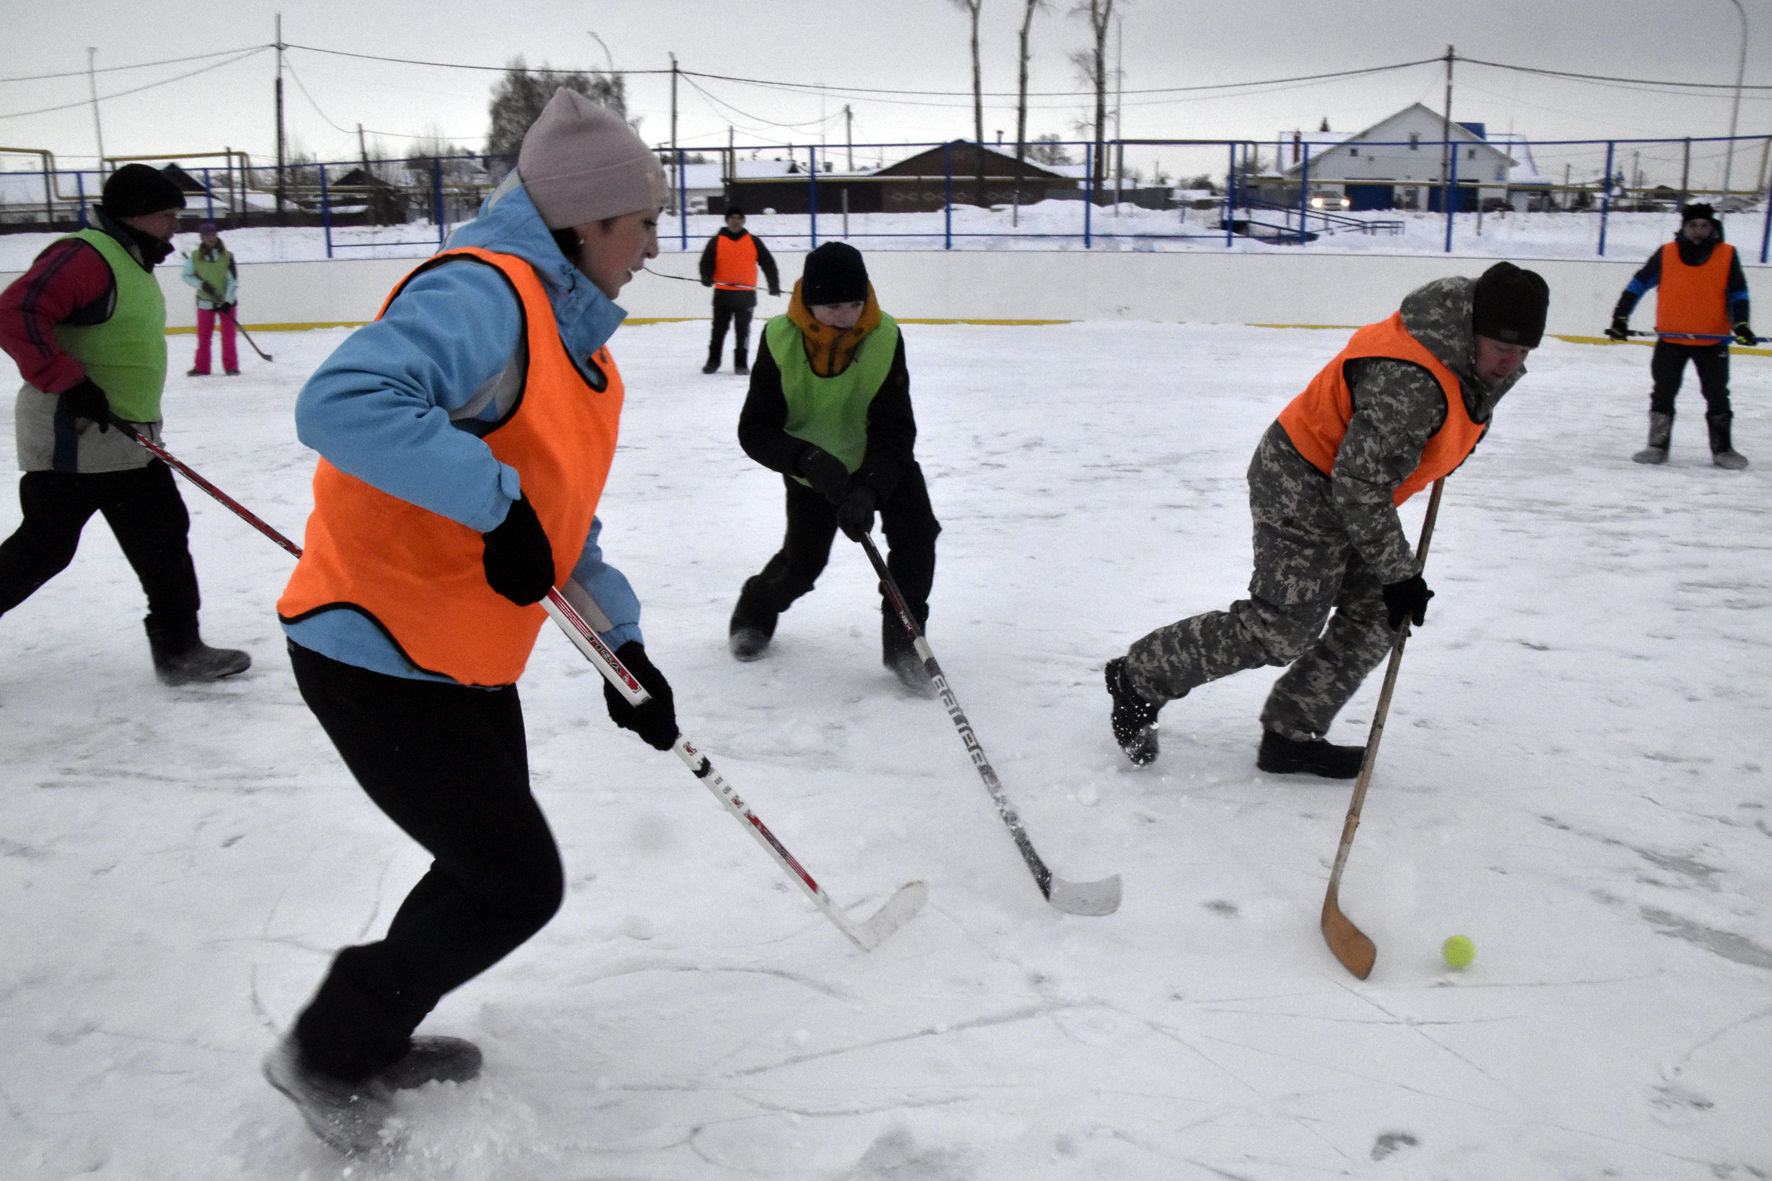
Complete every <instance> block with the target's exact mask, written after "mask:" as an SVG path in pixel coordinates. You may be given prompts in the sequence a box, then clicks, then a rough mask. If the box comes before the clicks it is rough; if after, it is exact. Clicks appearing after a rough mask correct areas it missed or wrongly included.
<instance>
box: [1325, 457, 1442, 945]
mask: <svg viewBox="0 0 1772 1181" xmlns="http://www.w3.org/2000/svg"><path fill="white" fill-rule="evenodd" d="M1445 486H1446V477H1444V476H1441V477H1440V478H1439V479H1437V480H1435V481H1434V491H1433V495H1432V496H1429V497H1428V501H1427V515H1426V517H1424V518H1423V519H1422V522H1421V542H1420V543H1419V544H1418V545H1417V546H1416V547H1415V564H1416V565H1417V566H1420V567H1423V568H1425V567H1426V565H1427V544H1428V541H1429V540H1430V539H1431V538H1432V537H1433V535H1434V518H1435V517H1436V516H1438V515H1439V512H1440V492H1441V490H1442V489H1444V488H1445ZM1408 639H1409V621H1408V620H1407V619H1405V620H1403V622H1402V623H1400V624H1398V625H1397V639H1396V642H1395V643H1394V644H1392V645H1391V659H1390V664H1389V665H1388V666H1386V668H1385V670H1384V688H1383V690H1382V691H1380V693H1379V694H1378V708H1377V710H1375V711H1374V712H1373V714H1372V732H1371V733H1370V734H1369V735H1367V737H1366V757H1365V758H1363V759H1362V760H1361V761H1360V777H1359V779H1358V780H1356V781H1355V782H1354V798H1353V800H1352V801H1351V802H1350V803H1349V804H1348V806H1347V821H1346V822H1345V823H1344V824H1343V825H1342V826H1341V847H1340V848H1338V849H1336V850H1335V868H1334V869H1332V870H1330V871H1329V892H1328V893H1327V894H1325V895H1324V896H1323V920H1322V926H1323V938H1324V939H1326V940H1327V941H1328V943H1329V950H1330V951H1332V952H1334V953H1335V958H1336V959H1338V960H1340V961H1341V965H1342V967H1344V968H1346V969H1347V970H1348V971H1350V972H1352V973H1353V974H1354V975H1355V976H1358V977H1359V978H1360V979H1361V980H1364V979H1366V977H1367V976H1370V975H1371V974H1372V965H1373V963H1375V962H1376V961H1377V959H1378V946H1377V945H1376V944H1374V943H1373V942H1372V940H1371V939H1368V938H1367V937H1366V934H1365V932H1363V931H1361V930H1360V928H1358V927H1356V926H1354V924H1353V920H1352V919H1350V918H1348V917H1347V915H1345V914H1343V913H1342V912H1341V871H1342V870H1344V869H1346V868H1347V855H1348V850H1349V849H1351V848H1352V847H1353V843H1354V830H1355V829H1357V828H1358V827H1359V826H1360V809H1361V808H1363V807H1364V806H1365V804H1366V787H1367V785H1368V784H1370V783H1371V782H1372V768H1373V765H1374V764H1376V763H1377V762H1378V740H1379V739H1380V738H1381V737H1383V736H1384V718H1385V715H1386V714H1387V713H1389V712H1390V708H1391V691H1392V690H1394V689H1395V688H1396V687H1397V669H1398V667H1399V666H1401V665H1402V663H1403V644H1404V642H1405V641H1407V640H1408Z"/></svg>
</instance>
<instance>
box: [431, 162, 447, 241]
mask: <svg viewBox="0 0 1772 1181" xmlns="http://www.w3.org/2000/svg"><path fill="white" fill-rule="evenodd" d="M431 208H432V209H433V210H435V215H436V218H437V249H438V250H441V249H443V239H444V238H445V237H447V235H446V234H445V233H444V231H443V219H444V212H443V158H442V157H441V156H432V157H431Z"/></svg>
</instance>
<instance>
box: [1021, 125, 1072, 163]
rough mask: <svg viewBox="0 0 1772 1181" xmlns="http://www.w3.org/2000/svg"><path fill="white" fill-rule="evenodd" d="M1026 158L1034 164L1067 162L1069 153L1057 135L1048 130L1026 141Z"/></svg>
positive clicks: (1069, 160) (1069, 157) (1069, 156)
mask: <svg viewBox="0 0 1772 1181" xmlns="http://www.w3.org/2000/svg"><path fill="white" fill-rule="evenodd" d="M1028 159H1030V160H1032V161H1033V162H1034V163H1036V164H1069V163H1071V154H1070V153H1069V152H1067V151H1065V150H1064V144H1063V142H1062V141H1060V140H1059V138H1058V136H1056V135H1054V134H1052V133H1051V132H1048V133H1046V134H1045V135H1041V136H1037V137H1035V138H1034V139H1032V140H1030V141H1029V142H1028Z"/></svg>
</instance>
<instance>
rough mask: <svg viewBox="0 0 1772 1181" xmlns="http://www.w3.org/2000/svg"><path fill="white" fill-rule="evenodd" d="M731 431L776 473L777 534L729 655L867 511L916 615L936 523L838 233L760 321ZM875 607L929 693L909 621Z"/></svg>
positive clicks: (906, 398) (884, 634) (868, 298)
mask: <svg viewBox="0 0 1772 1181" xmlns="http://www.w3.org/2000/svg"><path fill="white" fill-rule="evenodd" d="M738 441H739V444H740V446H742V447H743V448H744V450H745V454H747V455H749V456H750V457H751V458H752V459H754V460H756V461H757V462H758V463H760V464H762V465H763V466H764V467H766V468H769V469H771V470H773V471H777V472H780V473H781V475H782V483H783V485H784V487H785V488H786V492H787V536H786V538H785V539H784V540H783V542H782V546H781V549H780V550H779V551H778V552H777V553H776V554H775V556H774V557H772V558H770V559H769V561H768V563H767V564H765V565H764V567H763V569H762V571H761V572H760V573H758V574H756V575H754V576H752V577H751V578H750V579H748V580H747V581H746V582H745V584H744V589H743V591H741V592H740V594H739V597H738V606H737V607H735V608H734V609H733V612H732V620H731V623H730V625H729V628H728V636H727V647H728V649H729V650H730V651H731V653H732V655H733V656H734V657H736V658H737V659H739V660H745V661H749V660H757V659H760V658H761V657H762V656H763V655H764V654H765V653H766V652H767V650H768V648H769V643H770V639H771V637H772V636H774V634H775V625H776V620H777V617H779V616H780V614H781V613H782V612H783V611H786V610H787V609H788V606H789V605H790V604H791V603H793V602H794V600H795V599H798V598H799V597H800V596H801V595H803V594H805V593H806V592H807V591H809V590H811V589H812V586H813V583H814V582H815V581H816V580H817V578H818V576H819V574H820V573H822V572H823V570H824V567H825V563H826V562H828V561H829V560H830V553H831V542H832V541H833V540H835V538H836V534H837V530H838V529H841V530H842V531H843V533H844V535H845V536H847V537H849V538H851V539H852V540H857V541H859V540H860V539H861V538H862V537H863V536H864V535H866V534H867V533H869V532H870V531H871V530H872V529H873V525H874V514H875V512H878V513H879V514H880V526H881V530H882V532H884V533H885V535H886V541H887V544H888V545H889V546H890V551H889V554H888V557H887V562H886V564H887V567H888V569H889V570H890V571H891V573H892V580H893V581H894V582H895V583H897V584H898V588H899V590H900V591H901V592H903V594H904V597H905V600H906V603H907V605H908V606H909V607H910V609H911V612H912V613H913V614H914V615H915V616H916V618H917V622H918V623H919V624H921V623H923V622H925V621H926V620H927V619H928V617H929V593H930V589H931V587H932V586H933V585H934V582H935V538H936V535H937V534H938V533H940V532H941V525H940V524H939V523H938V522H937V521H936V519H935V512H934V510H933V509H932V508H931V507H930V504H929V489H928V487H927V485H926V484H925V483H924V480H923V469H922V468H920V467H919V466H918V465H917V459H916V455H915V451H914V448H915V446H916V442H917V422H916V418H915V417H914V415H913V414H912V412H911V382H910V370H909V369H908V368H907V366H906V364H905V352H904V338H903V337H902V336H901V335H900V333H899V330H898V322H897V321H896V320H894V319H893V318H892V317H891V316H889V315H887V314H886V313H885V312H883V311H881V310H880V305H879V302H878V300H877V299H876V298H875V295H874V288H873V285H872V284H871V283H869V282H868V272H867V265H866V264H865V263H864V262H863V261H862V257H861V252H860V251H858V250H856V249H855V247H853V246H851V245H849V244H848V243H847V242H826V243H825V244H824V245H822V246H820V247H818V248H817V249H816V250H814V251H812V252H811V253H810V254H808V255H807V256H806V264H805V270H804V272H803V274H802V276H801V278H800V281H799V282H798V283H796V284H795V285H794V293H793V297H792V299H791V300H790V301H789V304H788V310H787V312H786V314H785V315H780V316H776V317H774V318H772V319H771V320H770V321H769V323H768V324H767V325H766V326H765V327H764V329H763V348H762V349H761V350H759V352H758V354H757V363H756V364H755V365H754V366H752V368H751V385H750V392H749V394H748V395H747V396H746V398H745V404H744V409H743V410H742V411H740V413H739V419H738ZM880 607H881V624H880V626H881V632H880V640H881V658H882V661H883V663H884V664H885V665H886V667H887V668H888V669H890V670H891V671H892V673H893V675H895V676H896V677H897V678H898V679H899V681H900V682H902V683H903V684H904V685H905V687H906V688H908V689H911V690H912V691H913V692H917V693H922V694H928V693H931V692H932V691H933V686H932V685H931V684H930V682H929V677H928V674H927V673H926V672H925V671H924V669H923V663H922V661H921V660H919V659H918V658H917V654H916V651H915V650H914V648H913V647H912V640H911V636H910V633H909V632H908V631H906V630H905V628H904V626H903V624H902V623H901V622H900V620H899V619H898V616H897V614H896V613H895V612H894V611H893V610H892V606H891V603H890V601H889V600H887V599H886V597H885V595H884V593H882V597H881V605H880Z"/></svg>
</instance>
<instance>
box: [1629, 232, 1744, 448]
mask: <svg viewBox="0 0 1772 1181" xmlns="http://www.w3.org/2000/svg"><path fill="white" fill-rule="evenodd" d="M1657 285H1659V286H1660V287H1661V294H1660V295H1659V296H1657V297H1656V306H1655V331H1656V333H1657V336H1658V339H1657V340H1656V342H1655V353H1654V355H1653V356H1651V357H1650V358H1649V376H1650V377H1651V378H1652V379H1653V380H1654V383H1655V384H1654V388H1653V389H1652V390H1651V392H1650V394H1649V445H1648V446H1647V447H1645V448H1643V449H1642V450H1641V451H1639V452H1637V453H1636V454H1635V455H1633V456H1631V458H1632V459H1634V460H1636V461H1637V462H1638V463H1666V462H1667V449H1668V445H1669V444H1670V443H1671V442H1672V440H1673V432H1674V398H1675V396H1676V395H1677V394H1679V392H1680V377H1681V375H1682V374H1683V373H1684V372H1685V369H1686V362H1687V361H1691V362H1692V368H1694V369H1696V370H1698V388H1699V390H1700V391H1701V392H1702V393H1703V394H1704V404H1705V411H1704V421H1705V423H1706V424H1707V425H1708V426H1709V427H1710V452H1711V461H1712V462H1713V463H1715V464H1716V465H1717V466H1718V467H1725V468H1730V469H1739V468H1744V467H1746V466H1747V460H1746V459H1745V458H1744V457H1743V456H1742V455H1741V454H1740V453H1739V452H1737V451H1736V450H1735V448H1734V446H1733V444H1732V441H1731V439H1730V433H1731V429H1730V428H1731V425H1732V424H1733V422H1734V419H1735V414H1734V411H1732V410H1730V408H1729V339H1730V337H1734V338H1735V339H1736V340H1739V341H1740V342H1741V343H1742V344H1757V343H1758V338H1757V337H1756V336H1754V330H1753V329H1752V328H1751V327H1750V326H1749V325H1748V299H1747V277H1746V276H1745V275H1744V274H1743V273H1742V270H1741V259H1740V257H1739V256H1737V255H1736V253H1735V247H1733V246H1730V245H1728V244H1727V243H1726V242H1724V241H1723V227H1722V224H1721V223H1720V222H1718V221H1717V215H1716V211H1715V210H1714V209H1712V208H1711V207H1710V206H1709V205H1704V204H1694V205H1687V206H1685V207H1684V208H1683V209H1681V210H1680V232H1679V233H1678V234H1675V235H1674V240H1673V241H1672V242H1669V243H1668V244H1667V245H1665V246H1663V247H1662V248H1661V249H1659V250H1657V251H1656V252H1655V253H1654V254H1651V255H1650V256H1649V261H1648V262H1646V263H1644V264H1643V268H1642V270H1640V271H1638V272H1637V273H1636V274H1635V275H1633V276H1632V277H1631V281H1630V282H1629V283H1627V284H1626V285H1625V288H1624V293H1623V294H1622V295H1620V296H1619V297H1618V306H1617V307H1615V308H1613V309H1612V326H1611V327H1610V328H1608V329H1606V335H1607V336H1609V337H1611V338H1612V339H1613V340H1623V339H1624V338H1625V337H1627V336H1629V335H1630V327H1629V321H1630V314H1631V309H1632V308H1635V307H1636V306H1637V300H1639V299H1641V298H1642V297H1643V293H1644V292H1645V291H1647V290H1649V289H1650V288H1651V287H1655V286H1657Z"/></svg>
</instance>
